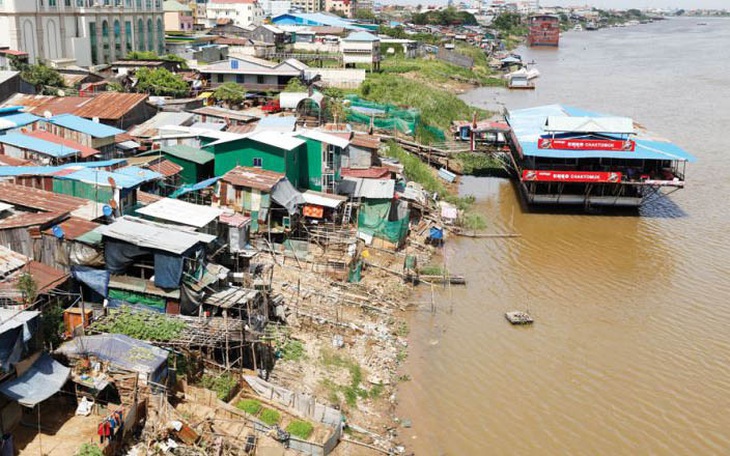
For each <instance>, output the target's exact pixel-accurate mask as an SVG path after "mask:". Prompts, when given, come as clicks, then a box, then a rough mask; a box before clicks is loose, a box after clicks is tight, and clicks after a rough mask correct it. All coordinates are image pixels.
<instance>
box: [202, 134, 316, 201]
mask: <svg viewBox="0 0 730 456" xmlns="http://www.w3.org/2000/svg"><path fill="white" fill-rule="evenodd" d="M305 145H306V143H305V141H304V140H302V139H299V138H296V137H294V136H292V134H291V133H289V132H277V131H260V132H257V133H253V134H251V135H248V136H244V137H241V138H236V139H221V140H219V141H215V142H212V143H210V144H208V145H207V146H205V148H206V149H207V150H209V151H210V152H212V153H213V154H214V155H215V175H216V176H222V175H224V174H226V173H227V172H228V171H230V170H232V169H234V168H235V167H236V166H246V167H254V168H261V169H264V170H267V171H273V172H276V173H281V174H284V175H285V176H286V178H287V179H288V180H289V182H291V184H292V185H294V186H295V187H299V186H300V183H301V182H300V180H301V179H300V175H301V172H300V166H301V161H302V158H303V157H304V156H305V154H306V147H305Z"/></svg>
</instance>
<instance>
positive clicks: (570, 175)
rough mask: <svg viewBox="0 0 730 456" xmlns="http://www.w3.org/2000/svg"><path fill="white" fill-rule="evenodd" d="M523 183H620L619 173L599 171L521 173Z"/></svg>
mask: <svg viewBox="0 0 730 456" xmlns="http://www.w3.org/2000/svg"><path fill="white" fill-rule="evenodd" d="M522 180H523V181H534V182H609V183H618V182H621V173H611V172H601V171H542V170H533V169H526V170H524V171H522Z"/></svg>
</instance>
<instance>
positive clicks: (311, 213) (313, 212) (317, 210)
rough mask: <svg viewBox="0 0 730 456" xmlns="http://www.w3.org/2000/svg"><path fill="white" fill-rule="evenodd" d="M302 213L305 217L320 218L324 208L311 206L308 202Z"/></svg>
mask: <svg viewBox="0 0 730 456" xmlns="http://www.w3.org/2000/svg"><path fill="white" fill-rule="evenodd" d="M302 215H304V216H305V217H312V218H322V217H324V208H323V207H322V206H312V205H309V204H308V205H306V206H304V210H303V211H302Z"/></svg>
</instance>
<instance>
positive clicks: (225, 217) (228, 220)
mask: <svg viewBox="0 0 730 456" xmlns="http://www.w3.org/2000/svg"><path fill="white" fill-rule="evenodd" d="M219 220H220V222H221V223H224V224H226V225H228V226H233V227H236V228H241V227H242V226H244V225H246V224H248V223H251V217H246V216H245V215H243V214H241V213H240V212H224V213H222V214H221V216H220V218H219Z"/></svg>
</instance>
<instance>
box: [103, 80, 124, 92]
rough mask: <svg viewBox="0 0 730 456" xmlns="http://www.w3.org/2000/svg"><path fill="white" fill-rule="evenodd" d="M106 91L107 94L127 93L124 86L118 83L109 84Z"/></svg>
mask: <svg viewBox="0 0 730 456" xmlns="http://www.w3.org/2000/svg"><path fill="white" fill-rule="evenodd" d="M106 90H107V92H120V93H123V92H125V90H124V86H123V85H122V84H120V83H118V82H110V83H109V84H107V86H106Z"/></svg>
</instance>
